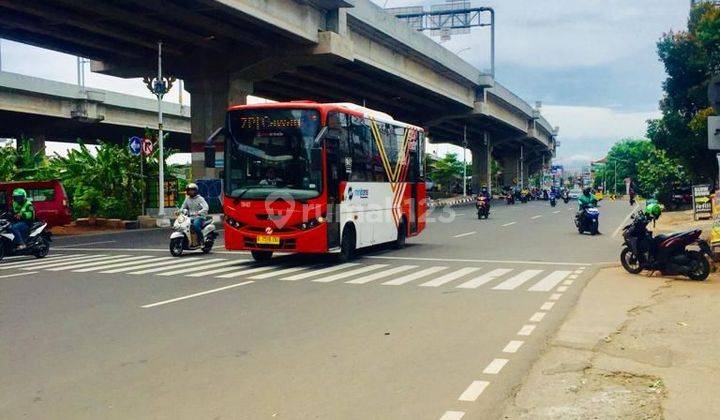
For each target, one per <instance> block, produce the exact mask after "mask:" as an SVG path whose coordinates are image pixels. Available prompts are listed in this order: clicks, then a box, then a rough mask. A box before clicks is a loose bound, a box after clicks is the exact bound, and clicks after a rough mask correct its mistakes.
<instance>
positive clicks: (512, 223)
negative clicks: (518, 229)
mask: <svg viewBox="0 0 720 420" xmlns="http://www.w3.org/2000/svg"><path fill="white" fill-rule="evenodd" d="M515 223H517V222H510V223H505V224H504V225H500V226H502V227H507V226H512V225H514V224H515Z"/></svg>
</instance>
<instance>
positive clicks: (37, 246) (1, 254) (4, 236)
mask: <svg viewBox="0 0 720 420" xmlns="http://www.w3.org/2000/svg"><path fill="white" fill-rule="evenodd" d="M11 224H12V218H11V215H10V213H3V214H1V215H0V260H2V259H3V258H5V256H6V255H7V256H10V255H34V256H35V258H43V257H45V256H46V255H47V254H48V252H49V251H50V242H51V240H52V239H51V233H50V231H49V230H45V228H47V223H45V222H40V221H37V222H35V223H33V224H32V226H30V234H29V235H28V238H27V240H26V241H25V245H26V248H25V249H22V250H18V249H15V245H14V243H13V242H14V239H15V235H14V234H13V233H12V232H11V231H10V225H11Z"/></svg>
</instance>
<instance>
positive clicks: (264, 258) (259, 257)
mask: <svg viewBox="0 0 720 420" xmlns="http://www.w3.org/2000/svg"><path fill="white" fill-rule="evenodd" d="M250 254H251V255H252V257H253V259H254V260H255V261H257V262H268V261H270V258H272V254H273V252H272V251H250Z"/></svg>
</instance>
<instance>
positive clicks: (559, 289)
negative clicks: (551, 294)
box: [557, 286, 568, 293]
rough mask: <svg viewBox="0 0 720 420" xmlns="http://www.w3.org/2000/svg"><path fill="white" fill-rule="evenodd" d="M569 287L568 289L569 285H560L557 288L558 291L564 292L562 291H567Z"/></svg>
mask: <svg viewBox="0 0 720 420" xmlns="http://www.w3.org/2000/svg"><path fill="white" fill-rule="evenodd" d="M567 289H568V288H567V286H560V287H558V288H557V291H558V292H561V293H562V292H564V291H566V290H567Z"/></svg>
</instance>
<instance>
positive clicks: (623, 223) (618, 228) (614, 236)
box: [612, 204, 640, 238]
mask: <svg viewBox="0 0 720 420" xmlns="http://www.w3.org/2000/svg"><path fill="white" fill-rule="evenodd" d="M639 207H640V204H638V205H636V206H635V207H634V208H633V209H632V210H631V211H630V213H628V215H627V216H625V218H624V219H623V221H622V222H620V225H618V227H617V229H615V232H613V234H612V237H613V238H616V237H617V235H618V233H620V231H621V230H622V228H623V227H624V226H625V223H627V221H628V220H629V219H630V216H632V215H633V213H635V211H636V210H637V209H638V208H639Z"/></svg>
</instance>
